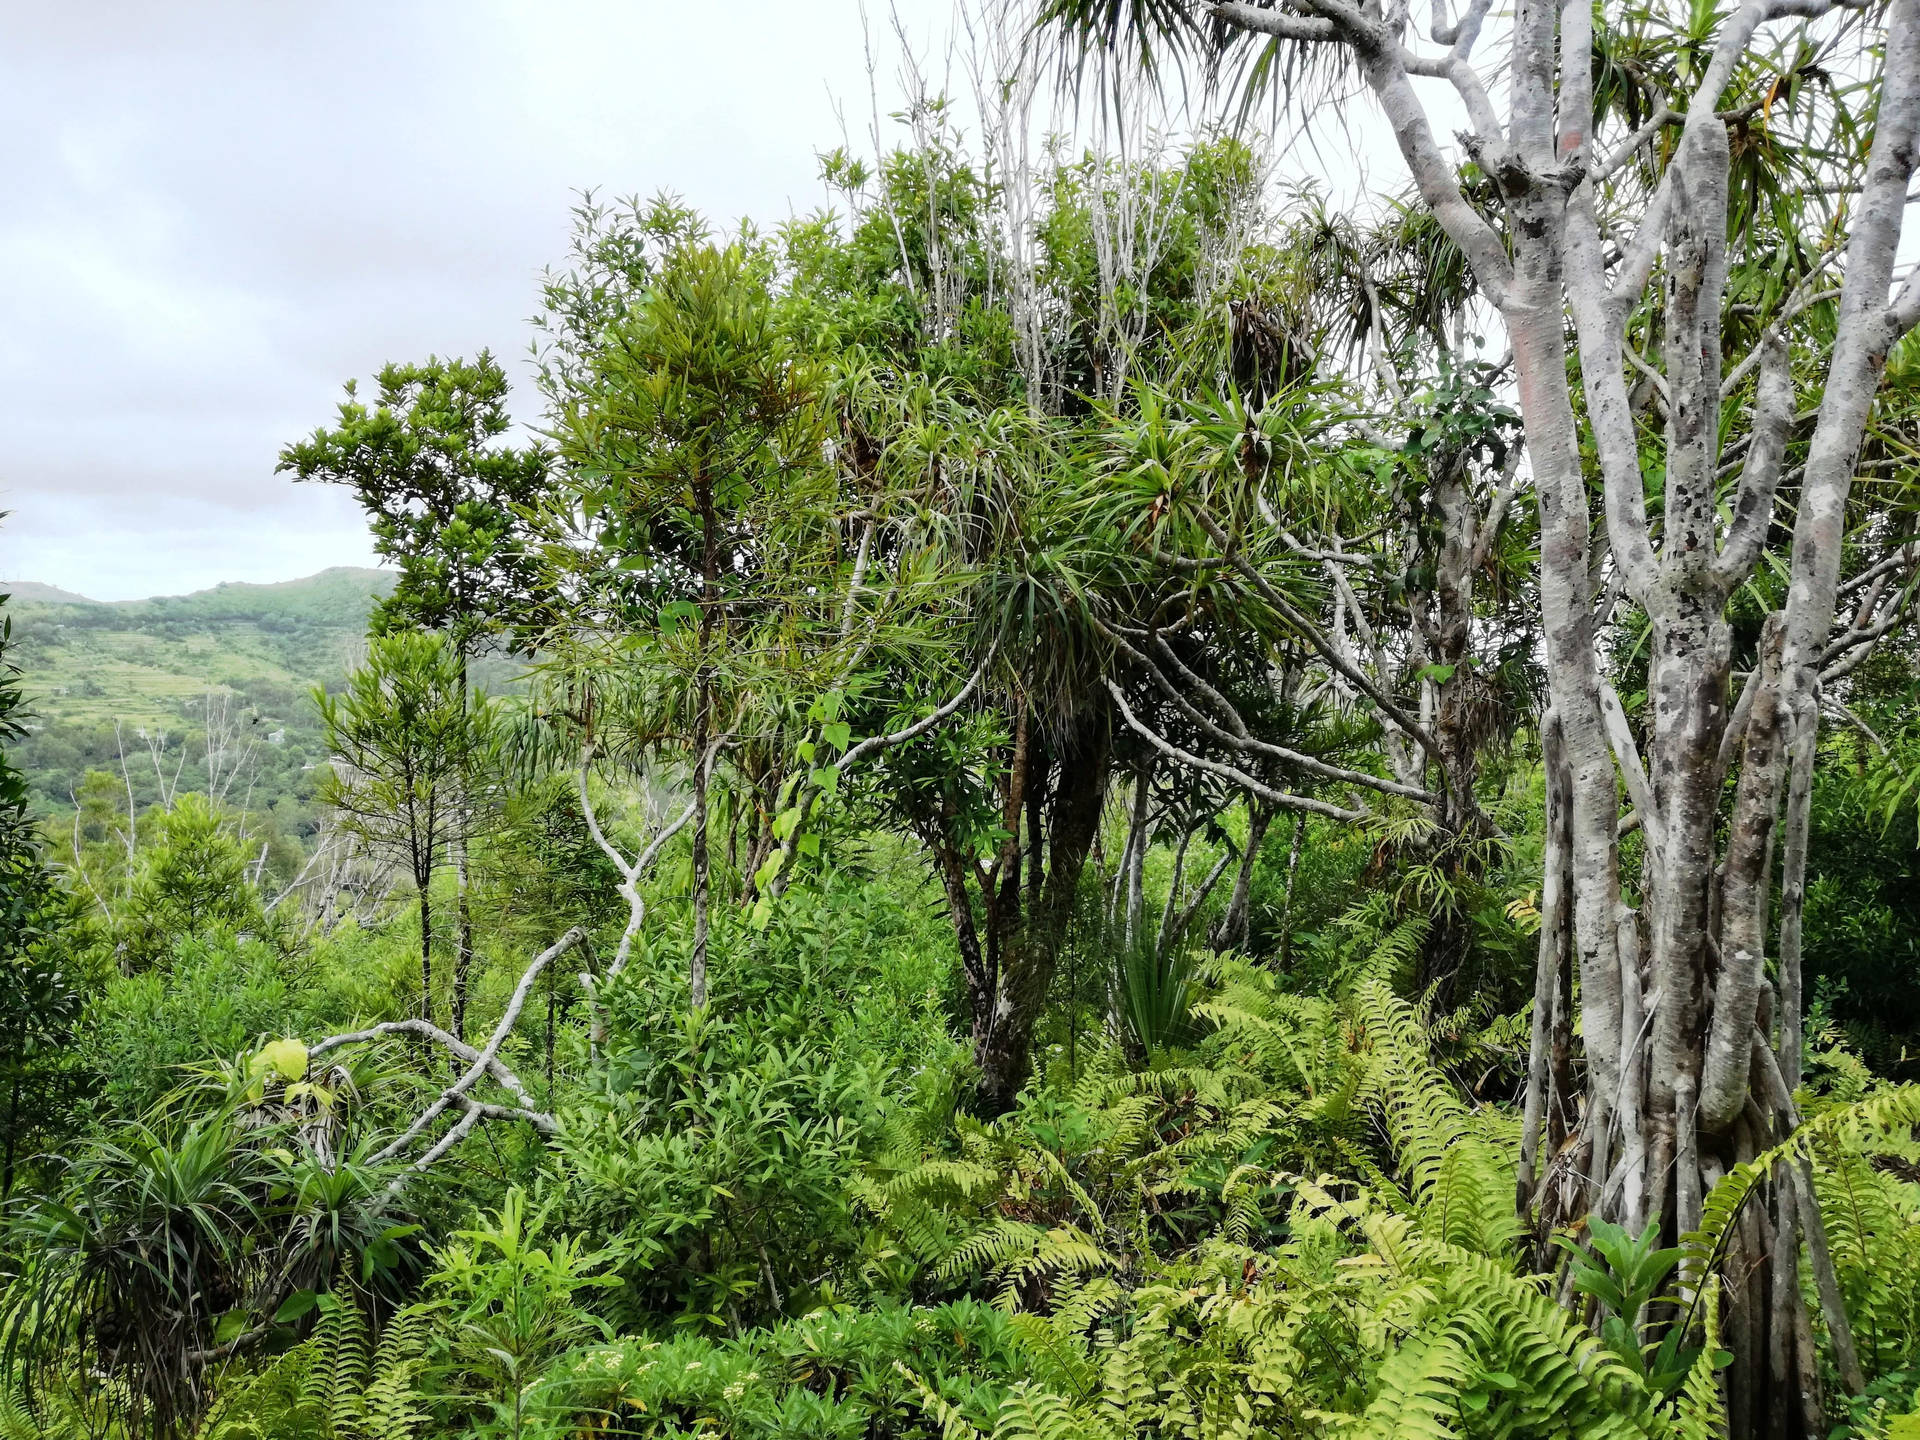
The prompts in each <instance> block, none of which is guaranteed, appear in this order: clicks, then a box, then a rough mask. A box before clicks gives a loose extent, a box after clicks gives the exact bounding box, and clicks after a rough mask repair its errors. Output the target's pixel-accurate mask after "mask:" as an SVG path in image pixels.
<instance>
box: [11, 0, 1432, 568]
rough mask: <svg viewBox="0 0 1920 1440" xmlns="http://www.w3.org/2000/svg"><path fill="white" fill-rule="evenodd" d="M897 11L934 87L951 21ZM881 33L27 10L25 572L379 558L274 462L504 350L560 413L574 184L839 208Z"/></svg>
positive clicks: (803, 208)
mask: <svg viewBox="0 0 1920 1440" xmlns="http://www.w3.org/2000/svg"><path fill="white" fill-rule="evenodd" d="M884 3H885V0H876V18H880V17H883V16H884V14H885V10H884ZM894 9H895V13H897V14H898V15H899V17H900V20H901V23H902V24H903V26H904V28H905V30H906V31H907V33H908V34H909V35H910V36H911V37H913V39H914V42H915V44H916V47H917V48H920V49H921V50H922V51H923V53H926V54H929V55H931V56H932V57H933V58H934V61H935V64H936V68H938V65H939V63H940V56H941V55H942V54H943V53H944V52H943V49H942V47H943V45H944V39H943V37H944V36H945V35H946V34H947V33H948V31H949V28H950V26H951V23H952V14H953V3H952V0H897V3H896V5H895V6H894ZM875 32H876V33H875V44H874V53H875V55H876V56H877V57H878V62H877V68H878V71H879V76H880V101H881V109H882V111H883V112H884V111H885V110H886V109H888V108H891V107H892V106H893V105H895V104H897V99H898V96H899V95H900V93H901V91H900V88H899V86H898V83H897V81H895V79H894V78H893V77H894V74H895V71H896V68H897V63H898V60H897V57H898V54H899V51H898V48H897V46H896V45H895V43H894V42H893V40H892V38H891V37H890V36H889V35H887V34H885V33H882V27H880V26H879V25H876V27H875ZM867 33H868V32H867V28H866V26H865V24H864V22H863V19H862V13H861V8H860V4H859V0H733V3H731V4H728V5H726V6H724V7H722V6H718V5H709V4H705V3H698V0H334V3H331V4H327V5H311V4H292V3H286V0H171V3H168V4H165V5H155V4H152V3H150V0H61V3H59V4H51V5H24V4H23V5H11V6H7V7H5V10H4V17H3V18H0V181H3V182H4V188H3V189H0V193H3V194H4V195H5V197H6V200H5V204H4V206H3V207H0V510H5V511H8V512H10V514H9V516H8V518H7V519H5V520H4V521H0V577H4V578H7V579H15V580H35V581H40V582H43V583H47V584H53V585H58V586H60V587H62V588H64V589H67V590H72V591H76V592H78V593H80V594H84V595H88V596H91V597H93V598H95V599H99V600H116V599H130V598H136V597H141V596H146V595H154V594H180V593H184V592H187V591H191V590H196V589H201V588H204V587H206V586H209V585H212V584H216V583H218V582H220V581H226V580H248V581H274V580H286V579H292V578H295V577H298V576H301V575H306V574H311V573H312V572H314V571H316V570H320V569H322V568H324V567H326V566H329V565H351V564H369V563H372V561H373V556H372V554H371V551H370V549H369V546H368V542H367V537H366V531H365V527H364V525H363V523H362V519H361V516H360V513H359V511H358V509H357V508H356V507H355V505H354V504H353V501H352V499H351V497H350V495H348V494H347V493H345V492H344V491H341V490H338V489H336V488H333V487H328V486H316V485H295V484H293V483H291V482H290V481H289V480H288V479H287V478H286V477H285V476H278V475H275V474H274V463H275V460H276V458H277V455H278V452H279V450H280V447H281V446H282V445H284V444H285V443H287V442H288V441H289V440H292V439H295V438H298V437H301V436H304V435H306V434H308V433H310V432H311V431H312V430H313V428H314V427H315V426H317V425H319V424H322V423H325V422H327V421H328V420H329V419H330V418H331V416H332V413H333V407H334V405H335V403H336V402H337V401H338V399H339V395H340V387H341V384H342V382H343V381H345V380H346V379H347V378H348V377H351V376H362V377H364V376H368V375H370V374H372V373H373V372H374V371H375V370H377V369H378V368H379V366H380V365H382V364H383V363H385V362H387V361H389V360H408V359H416V358H420V357H423V356H425V355H428V354H440V355H449V354H471V353H472V352H474V351H476V350H478V349H480V348H481V347H483V346H485V347H491V348H492V349H493V351H494V352H495V354H496V355H499V356H500V357H502V359H503V360H505V361H507V362H508V363H509V373H510V375H511V376H513V377H514V378H515V379H516V381H519V382H521V383H522V389H521V392H520V395H519V397H518V404H517V406H516V409H517V410H519V411H520V412H521V413H522V414H524V415H525V416H527V417H528V418H532V416H533V415H534V413H535V407H534V406H533V404H532V403H531V390H530V386H527V385H525V383H524V382H525V379H526V369H525V364H524V356H525V352H526V347H527V344H528V341H529V338H530V331H529V329H528V327H527V323H526V321H527V317H528V316H529V315H530V314H531V313H532V311H533V309H534V307H535V301H536V283H537V279H538V276H539V274H540V272H541V270H542V268H543V267H545V266H546V265H548V264H551V263H556V262H558V261H559V260H560V259H561V258H562V257H563V255H564V251H565V246H566V241H567V234H568V228H569V223H570V220H569V210H570V207H571V206H572V205H573V204H574V203H575V201H576V198H577V192H578V191H580V190H581V189H582V188H583V187H588V186H593V187H598V188H599V189H600V190H601V191H602V192H604V193H607V194H611V195H625V194H630V193H640V194H652V193H655V192H657V191H661V190H671V191H674V192H677V193H678V194H680V195H681V196H682V197H683V198H684V199H686V200H687V201H688V202H690V203H691V204H693V205H694V206H695V207H697V208H699V209H701V210H702V211H704V212H705V213H707V214H708V215H709V217H711V218H713V219H715V220H717V221H719V222H721V223H723V224H726V223H731V222H732V221H734V220H737V219H738V218H739V217H741V216H745V215H751V216H753V217H754V218H756V219H757V220H759V221H761V222H763V223H769V222H777V221H779V220H782V219H784V218H786V217H787V216H788V215H790V214H795V213H805V212H808V211H811V210H813V209H816V208H818V207H820V206H821V205H823V204H825V203H826V202H827V196H826V192H825V191H824V189H823V187H822V186H821V184H820V183H819V179H818V165H817V160H816V156H817V154H818V152H820V151H823V150H827V149H831V148H832V147H833V146H835V145H837V144H839V143H840V142H841V140H842V139H843V137H844V136H845V135H846V133H847V131H849V130H850V131H851V132H852V138H853V141H854V143H855V144H856V145H863V144H864V143H865V142H866V138H867V132H868V126H869V121H870V117H871V115H872V114H873V99H872V93H873V92H872V89H871V87H870V85H869V78H868V71H867V53H868V46H867ZM843 116H844V119H843V118H842V117H843ZM1442 133H1446V132H1445V131H1444V130H1443V131H1442ZM1336 145H1337V148H1340V149H1342V150H1344V151H1345V154H1346V156H1347V158H1346V159H1345V160H1344V161H1343V162H1342V164H1341V165H1340V166H1339V167H1336V168H1339V169H1341V170H1342V171H1343V172H1344V173H1345V174H1347V175H1348V176H1351V175H1352V174H1353V167H1352V163H1351V160H1352V155H1353V151H1352V149H1351V148H1350V141H1349V140H1348V139H1345V138H1343V139H1340V140H1338V141H1337V142H1336ZM1362 148H1363V149H1365V150H1379V151H1382V152H1383V155H1384V157H1385V158H1386V159H1387V161H1388V163H1389V164H1392V163H1395V162H1393V161H1392V160H1391V153H1392V152H1391V142H1390V141H1389V140H1386V139H1385V136H1384V132H1382V133H1381V135H1380V136H1378V137H1376V138H1375V139H1374V140H1373V141H1371V142H1369V143H1367V144H1365V145H1363V146H1362ZM1307 163H1309V164H1310V165H1314V166H1319V165H1323V164H1324V163H1325V162H1324V160H1322V159H1318V158H1315V159H1310V160H1308V162H1307Z"/></svg>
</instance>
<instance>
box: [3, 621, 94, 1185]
mask: <svg viewBox="0 0 1920 1440" xmlns="http://www.w3.org/2000/svg"><path fill="white" fill-rule="evenodd" d="M7 599H8V597H7V596H4V595H0V606H4V605H5V604H6V602H7ZM12 651H13V617H12V616H11V615H8V616H6V617H5V618H4V619H0V1034H4V1035H6V1036H7V1042H6V1044H5V1045H4V1046H3V1047H0V1087H4V1095H5V1104H6V1111H5V1116H4V1121H0V1123H3V1124H4V1126H5V1129H4V1134H0V1201H4V1200H5V1198H6V1197H7V1196H9V1195H11V1194H12V1192H13V1181H14V1172H15V1165H16V1163H17V1162H18V1160H19V1158H20V1149H21V1142H22V1141H23V1140H25V1139H26V1138H27V1137H28V1136H29V1135H31V1134H32V1133H33V1131H34V1130H35V1129H37V1128H38V1126H37V1125H36V1124H35V1123H34V1118H33V1117H35V1116H36V1115H37V1116H38V1117H39V1120H40V1121H41V1122H44V1121H45V1120H46V1118H47V1112H48V1108H49V1106H50V1102H51V1101H52V1100H53V1086H54V1085H55V1084H56V1083H57V1077H58V1075H59V1074H60V1072H61V1071H62V1070H63V1069H65V1068H67V1067H66V1066H64V1065H63V1063H62V1056H63V1050H64V1042H65V1041H66V1039H67V1036H68V1034H69V1032H70V1030H71V1028H72V1026H73V1022H74V1021H75V1019H76V1018H77V1016H78V1013H79V1008H80V1001H81V996H80V991H79V989H78V986H77V984H76V982H75V978H74V977H73V976H72V975H71V974H70V973H69V972H68V970H67V969H65V968H64V967H63V965H62V958H63V957H62V954H61V951H60V949H59V946H58V944H57V942H58V940H59V938H60V937H59V931H60V929H61V922H62V920H63V919H65V918H67V917H69V916H70V912H71V907H68V906H65V905H63V904H62V903H61V901H62V896H61V895H60V894H59V892H58V891H57V890H56V889H55V886H54V881H53V875H52V872H51V870H50V869H49V868H48V865H47V862H46V859H45V857H44V855H43V854H42V852H41V847H40V839H39V835H38V833H37V830H36V827H35V824H34V819H33V816H32V813H31V812H30V810H29V809H28V793H27V778H26V776H25V775H24V774H22V773H21V771H20V770H19V769H18V768H17V767H16V766H15V765H14V764H13V763H12V762H11V760H10V758H9V756H8V755H7V747H9V746H12V745H14V744H16V743H17V742H18V741H20V740H21V739H22V738H23V737H24V736H25V735H26V733H27V731H26V719H27V712H26V700H25V697H24V695H23V693H22V691H21V688H20V667H19V666H18V665H16V664H15V663H14V660H13V655H12Z"/></svg>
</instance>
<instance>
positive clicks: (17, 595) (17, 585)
mask: <svg viewBox="0 0 1920 1440" xmlns="http://www.w3.org/2000/svg"><path fill="white" fill-rule="evenodd" d="M0 595H8V596H11V597H12V598H13V600H14V602H15V603H16V604H17V603H21V602H24V601H28V600H37V601H39V602H40V603H41V604H43V605H93V604H97V603H98V602H97V601H93V600H89V599H88V598H87V597H86V596H84V595H76V594H74V593H73V592H72V591H71V590H62V589H61V588H60V587H59V586H58V585H42V584H41V583H40V582H39V581H38V580H0Z"/></svg>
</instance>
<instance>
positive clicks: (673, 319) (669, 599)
mask: <svg viewBox="0 0 1920 1440" xmlns="http://www.w3.org/2000/svg"><path fill="white" fill-rule="evenodd" d="M664 224H665V222H661V225H664ZM656 228H660V227H659V226H656ZM665 228H666V231H667V233H673V230H672V227H671V226H666V227H665ZM558 293H560V292H556V294H558ZM575 345H576V348H575V349H574V350H573V351H571V352H569V354H568V356H567V358H566V360H565V363H560V362H558V361H556V362H555V363H554V364H553V365H552V367H551V368H550V376H551V383H552V385H553V387H554V393H553V396H552V399H553V402H554V411H555V420H556V429H557V433H558V440H559V445H560V453H561V456H562V458H563V460H564V462H565V475H566V488H565V495H564V509H563V510H562V509H556V512H555V514H554V519H555V521H556V523H557V524H560V525H565V526H576V525H578V524H581V523H584V528H585V534H584V535H581V536H578V538H579V539H581V540H583V541H584V542H585V543H584V544H579V545H570V546H556V547H554V551H553V553H555V554H556V555H557V556H558V557H559V558H560V560H561V562H562V564H563V565H564V566H566V567H567V568H568V569H569V570H571V571H572V572H573V575H574V577H575V579H576V581H579V580H580V579H581V577H582V576H583V575H584V592H585V594H586V596H587V605H586V606H585V607H583V611H582V613H581V614H580V616H579V618H580V619H581V620H584V621H587V622H588V625H583V626H580V627H578V628H576V630H575V634H574V636H573V637H572V639H573V641H574V642H576V643H577V642H579V641H580V640H581V639H583V638H584V637H585V635H586V632H587V631H588V630H589V628H590V629H591V631H592V638H591V639H590V640H588V642H587V643H588V644H589V645H594V644H598V645H600V646H602V647H605V645H606V642H612V646H611V653H608V650H607V649H606V648H601V649H600V651H599V653H598V655H597V656H595V657H594V658H593V659H591V660H590V661H589V664H590V666H591V667H592V668H594V669H597V670H599V671H600V672H601V674H602V677H603V678H602V684H601V688H602V689H603V690H607V691H620V692H622V693H623V694H624V695H625V696H626V697H628V700H629V702H637V703H629V704H628V705H627V707H626V708H627V710H628V719H629V724H628V726H627V728H628V729H629V730H630V731H631V732H633V734H635V735H637V736H640V737H643V738H642V739H641V740H640V741H639V742H638V743H637V744H635V745H632V746H629V749H630V751H632V752H634V753H635V754H636V755H637V753H638V752H639V751H640V750H643V749H645V748H649V747H651V748H655V749H666V750H668V751H669V753H671V751H673V750H676V749H677V750H679V751H680V753H681V754H682V755H683V756H684V758H685V763H686V765H687V768H688V769H689V770H690V771H691V774H692V785H693V795H694V809H693V822H692V868H693V887H692V888H693V895H692V908H693V946H692V950H691V954H690V959H689V986H688V988H689V997H690V1003H691V1005H692V1008H694V1009H696V1010H697V1009H700V1008H702V1007H703V1006H705V1004H706V1003H707V949H708V939H709V934H710V931H711V914H710V906H711V903H712V856H711V847H710V842H709V829H710V813H709V812H710V810H711V808H712V807H711V806H710V804H709V789H710V782H711V778H712V770H713V766H714V760H715V754H716V749H717V747H718V746H719V745H720V744H722V743H726V742H728V741H730V740H731V739H732V738H733V735H732V732H734V731H735V730H738V729H743V728H745V727H744V726H743V725H742V724H741V723H740V722H741V717H742V715H743V714H744V713H745V709H746V708H747V707H749V706H754V705H758V706H760V707H762V710H763V712H764V710H765V709H766V708H767V706H768V693H767V692H768V690H769V688H770V689H771V690H772V691H773V692H774V693H775V694H776V695H777V694H779V693H781V692H790V691H791V690H792V689H793V688H795V686H794V681H793V678H792V677H791V676H786V677H783V676H782V675H781V674H780V672H781V671H782V670H783V669H785V668H788V667H789V666H790V665H791V663H792V661H793V657H794V656H795V655H797V654H799V655H803V654H804V653H805V646H804V645H801V646H796V645H795V644H794V643H793V641H794V637H793V635H792V634H791V631H790V628H789V627H790V626H791V625H792V624H793V623H794V622H795V621H796V619H797V618H798V617H796V615H795V610H794V602H795V600H796V599H797V598H799V597H802V596H804V595H805V594H806V593H807V586H806V582H805V581H804V580H802V579H800V578H798V577H797V575H796V573H795V572H796V565H797V563H799V562H804V561H805V560H806V559H807V558H808V551H809V550H810V549H813V552H814V554H821V553H825V551H826V549H827V547H825V546H821V547H819V548H817V549H815V548H814V547H810V546H806V545H802V544H798V543H796V535H797V534H799V533H801V532H804V531H805V529H806V528H807V523H808V519H809V517H810V516H811V515H812V514H813V513H814V512H815V511H816V509H817V507H818V494H817V488H816V487H817V482H818V481H819V479H820V477H821V473H822V470H823V466H822V442H823V440H824V439H825V432H824V430H823V428H822V422H823V414H822V404H821V401H822V398H823V397H822V385H823V381H824V378H825V377H824V375H823V373H822V371H821V369H820V366H819V364H818V362H817V360H816V359H815V358H814V357H812V356H811V355H810V354H809V353H808V352H807V351H806V349H805V348H804V347H803V346H801V345H800V344H799V343H797V342H796V340H795V339H794V338H793V336H792V335H791V334H789V333H788V330H787V328H786V326H785V325H784V324H783V318H782V315H781V313H780V311H779V309H778V307H777V305H776V304H775V299H774V296H773V294H772V292H771V290H770V288H769V285H768V276H767V274H766V262H765V257H764V256H763V255H762V254H761V253H760V252H759V251H757V250H756V249H751V248H749V247H748V246H746V245H745V244H734V245H729V246H718V245H713V244H709V243H706V242H705V241H704V239H703V238H702V237H700V236H699V235H698V233H697V232H695V233H691V234H685V233H681V234H674V238H673V239H672V240H671V241H670V242H669V244H668V245H667V247H666V248H665V249H664V251H663V253H661V254H660V255H659V257H658V259H657V262H656V263H654V264H653V265H652V267H651V268H650V270H649V271H647V272H646V273H645V274H644V289H643V290H641V291H639V292H638V293H637V294H635V295H633V296H632V299H631V303H629V304H627V305H624V306H622V307H620V308H619V309H618V310H617V311H616V312H614V314H613V316H612V318H611V319H610V320H609V324H608V329H607V330H606V331H605V332H602V333H597V334H593V335H590V336H587V337H580V338H578V339H577V340H576V342H575ZM810 482H812V483H810ZM575 533H576V535H578V531H577V530H576V531H575ZM783 631H785V632H787V633H784V634H783ZM749 635H751V636H752V639H751V641H749V639H748V637H749ZM642 667H644V670H645V673H644V674H642V673H640V671H641V668H642ZM777 703H778V702H777V701H776V702H775V707H776V708H777Z"/></svg>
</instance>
